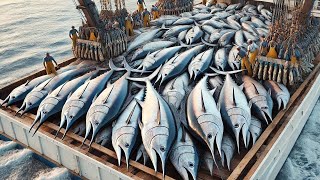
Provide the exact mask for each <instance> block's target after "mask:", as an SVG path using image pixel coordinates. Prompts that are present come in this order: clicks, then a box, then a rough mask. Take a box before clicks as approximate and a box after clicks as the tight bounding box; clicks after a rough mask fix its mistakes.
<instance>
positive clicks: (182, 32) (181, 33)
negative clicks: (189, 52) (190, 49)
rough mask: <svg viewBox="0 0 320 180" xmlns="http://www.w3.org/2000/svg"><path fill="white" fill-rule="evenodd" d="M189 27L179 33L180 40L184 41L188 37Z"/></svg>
mask: <svg viewBox="0 0 320 180" xmlns="http://www.w3.org/2000/svg"><path fill="white" fill-rule="evenodd" d="M187 32H188V29H186V30H184V31H181V32H180V33H179V35H178V40H179V41H181V42H182V41H184V40H185V39H186V35H187Z"/></svg>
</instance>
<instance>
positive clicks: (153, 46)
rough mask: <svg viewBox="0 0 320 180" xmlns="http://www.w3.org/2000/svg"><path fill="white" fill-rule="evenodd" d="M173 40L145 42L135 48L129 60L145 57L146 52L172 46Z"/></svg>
mask: <svg viewBox="0 0 320 180" xmlns="http://www.w3.org/2000/svg"><path fill="white" fill-rule="evenodd" d="M173 44H175V42H172V41H156V42H150V43H147V44H145V45H144V46H143V47H142V48H140V49H137V50H136V51H135V53H134V54H133V56H132V58H131V61H134V60H137V59H142V58H145V57H146V55H148V53H153V52H155V51H157V50H160V49H163V48H167V47H169V46H172V45H173Z"/></svg>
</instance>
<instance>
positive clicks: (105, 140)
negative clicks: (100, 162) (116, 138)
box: [94, 125, 112, 146]
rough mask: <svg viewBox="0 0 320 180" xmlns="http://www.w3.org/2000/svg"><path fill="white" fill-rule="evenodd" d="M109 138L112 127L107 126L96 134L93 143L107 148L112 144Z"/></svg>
mask: <svg viewBox="0 0 320 180" xmlns="http://www.w3.org/2000/svg"><path fill="white" fill-rule="evenodd" d="M111 136H112V126H110V125H109V126H106V127H103V128H101V131H99V132H98V134H97V135H96V138H95V140H94V142H95V143H98V144H100V145H101V146H107V145H108V144H111V142H112V140H111Z"/></svg>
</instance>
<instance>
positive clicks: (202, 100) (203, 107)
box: [200, 91, 207, 112]
mask: <svg viewBox="0 0 320 180" xmlns="http://www.w3.org/2000/svg"><path fill="white" fill-rule="evenodd" d="M200 96H201V104H202V111H203V112H207V110H206V107H205V104H204V99H203V94H202V91H200Z"/></svg>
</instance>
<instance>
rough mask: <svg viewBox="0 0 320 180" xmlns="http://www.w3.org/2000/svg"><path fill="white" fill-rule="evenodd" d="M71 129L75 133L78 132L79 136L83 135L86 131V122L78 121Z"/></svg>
mask: <svg viewBox="0 0 320 180" xmlns="http://www.w3.org/2000/svg"><path fill="white" fill-rule="evenodd" d="M71 131H72V132H73V133H74V134H77V135H79V136H83V135H84V134H85V133H86V122H85V121H80V122H79V123H76V124H75V125H74V127H73V128H72V129H71Z"/></svg>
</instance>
